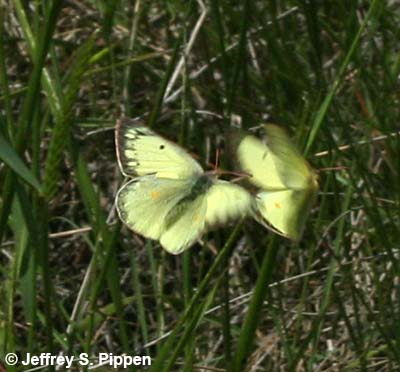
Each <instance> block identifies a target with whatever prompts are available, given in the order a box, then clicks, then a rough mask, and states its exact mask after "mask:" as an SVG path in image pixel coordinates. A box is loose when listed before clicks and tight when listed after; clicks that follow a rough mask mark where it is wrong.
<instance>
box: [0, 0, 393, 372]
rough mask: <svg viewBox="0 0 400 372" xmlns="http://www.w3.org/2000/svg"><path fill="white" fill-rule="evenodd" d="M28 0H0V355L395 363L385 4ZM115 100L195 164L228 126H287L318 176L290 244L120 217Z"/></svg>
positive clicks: (202, 362) (325, 365)
mask: <svg viewBox="0 0 400 372" xmlns="http://www.w3.org/2000/svg"><path fill="white" fill-rule="evenodd" d="M27 4H28V3H27V2H22V1H20V0H15V1H13V2H8V3H7V2H1V3H0V159H1V161H2V162H1V163H0V238H1V247H0V279H1V282H0V294H1V297H2V298H3V300H2V301H1V302H0V363H1V364H0V370H1V368H2V366H5V365H6V364H5V355H6V354H7V353H10V352H16V353H17V354H18V355H19V356H21V357H23V356H24V355H25V354H26V353H28V352H30V353H32V354H34V355H39V354H40V353H46V352H50V353H52V354H54V355H58V354H59V353H62V354H64V355H73V356H75V357H78V356H79V354H80V353H84V352H86V353H88V355H89V356H90V357H91V358H93V359H92V361H93V362H96V359H95V357H96V356H98V355H99V353H100V352H109V353H113V354H114V355H121V354H122V353H126V354H128V355H148V356H150V357H151V358H152V366H151V370H152V371H208V370H213V371H244V370H246V371H337V370H341V371H342V370H343V371H353V370H362V371H364V370H373V371H393V370H398V369H399V368H400V327H399V324H400V305H399V298H400V293H399V288H400V287H399V286H398V281H399V274H400V268H399V261H398V250H399V248H400V247H399V245H400V244H399V242H400V221H399V220H400V217H399V205H400V176H399V169H400V167H399V165H400V152H399V149H400V146H399V138H400V137H399V132H398V130H399V129H398V118H399V114H400V109H399V107H400V106H399V96H398V91H399V83H398V77H399V72H400V54H399V52H398V40H399V36H400V29H399V27H398V20H399V17H400V8H399V5H398V4H397V2H395V1H382V0H372V1H366V0H364V1H363V0H360V1H350V2H349V1H335V2H333V1H324V2H312V1H310V2H307V1H303V0H293V1H284V0H281V1H279V0H271V1H268V2H263V1H257V0H256V1H249V0H247V1H246V0H244V1H241V2H235V3H234V4H233V3H232V4H231V3H230V2H224V1H210V2H205V3H203V2H201V1H199V0H198V1H188V2H180V1H174V0H169V1H167V2H159V1H154V2H144V1H140V0H136V1H134V2H129V1H126V0H121V1H82V2H74V1H64V2H62V1H57V0H55V1H51V2H50V1H48V2H47V1H43V2H29V6H28V5H27ZM122 114H123V115H126V116H128V117H140V118H141V119H142V120H144V121H145V122H146V123H147V124H148V125H150V126H151V127H152V128H153V129H154V130H156V131H158V132H159V133H162V134H163V135H165V136H166V137H167V138H170V139H171V140H174V141H176V142H179V143H180V144H181V145H182V146H184V147H185V148H187V149H188V150H189V151H190V152H191V153H193V154H196V157H197V158H198V159H199V161H200V162H201V163H202V164H203V166H204V167H207V164H210V163H211V164H212V163H213V162H214V161H215V154H216V152H217V148H219V149H220V151H221V153H222V159H221V164H222V165H224V164H226V163H227V162H228V160H229V158H230V154H229V153H228V152H227V151H224V147H221V143H223V142H224V140H225V136H224V133H225V131H226V129H228V128H229V126H230V125H231V123H232V122H240V123H242V125H243V127H245V128H250V127H254V126H256V125H259V124H260V123H262V122H266V121H269V122H275V123H277V124H281V125H284V126H286V127H288V128H290V129H291V131H292V133H293V136H294V138H295V140H296V142H297V143H298V145H299V147H300V148H301V149H302V150H303V152H304V153H305V154H306V156H307V158H308V159H309V161H310V163H311V164H312V165H313V167H314V168H315V169H316V170H317V171H318V174H319V182H320V193H319V195H318V200H317V202H316V204H315V206H314V208H313V210H312V213H311V215H310V217H309V219H308V222H307V227H306V231H305V234H304V237H303V239H302V240H301V241H300V242H299V243H292V242H290V241H288V240H285V239H284V238H282V237H279V236H276V235H274V234H272V233H270V232H268V231H267V230H265V229H264V228H263V227H262V226H259V225H258V224H257V223H256V222H254V221H252V220H250V219H247V220H244V221H241V222H238V223H237V224H236V225H229V226H227V227H225V228H221V229H218V230H215V231H212V232H210V233H208V234H207V235H206V236H205V237H204V240H205V241H207V243H208V244H207V245H205V246H204V247H203V248H202V247H201V245H199V244H196V245H195V246H193V247H192V248H191V249H190V250H188V251H187V252H185V253H184V254H182V255H180V256H177V257H175V256H171V255H168V254H167V253H166V252H164V251H163V250H162V249H161V248H160V247H159V245H158V244H157V242H151V241H145V240H143V239H142V238H141V237H140V236H136V235H134V234H132V233H131V232H130V231H128V230H127V229H126V228H125V227H123V226H121V224H120V222H119V221H118V218H117V215H116V213H115V209H114V198H115V194H116V191H117V190H118V187H119V186H120V185H121V183H122V181H123V180H122V176H121V174H120V172H119V169H118V166H117V162H116V157H115V149H114V134H113V128H114V124H115V122H116V119H117V118H118V117H120V116H121V115H122ZM225 148H226V147H225ZM210 247H211V249H210ZM74 367H75V369H76V370H78V369H79V368H78V367H80V366H79V365H78V364H77V363H76V364H74ZM92 367H95V369H97V370H110V368H111V367H110V366H99V365H97V366H92ZM85 368H86V367H84V366H82V367H81V369H83V370H85ZM118 369H119V370H122V368H117V369H116V370H118ZM7 370H9V371H22V370H24V371H25V370H26V367H24V366H22V365H21V364H20V363H19V364H17V365H16V366H7ZM48 370H51V368H48ZM129 370H132V371H134V370H141V368H140V367H137V368H136V369H135V367H133V366H132V367H130V369H129Z"/></svg>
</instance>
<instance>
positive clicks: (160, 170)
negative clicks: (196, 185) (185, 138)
mask: <svg viewBox="0 0 400 372" xmlns="http://www.w3.org/2000/svg"><path fill="white" fill-rule="evenodd" d="M115 138H116V148H117V157H118V162H119V165H120V168H121V171H122V173H123V174H124V175H125V176H128V177H134V176H144V175H148V174H155V175H156V176H157V177H160V178H171V179H185V178H189V177H193V176H196V175H200V174H202V173H203V170H202V168H201V167H200V165H199V164H198V163H197V162H196V161H195V160H194V159H193V158H192V157H191V156H190V155H189V154H188V153H187V152H186V151H185V150H183V149H182V148H180V147H179V146H177V145H175V144H173V143H172V142H170V141H168V140H166V139H164V138H163V137H161V136H159V135H157V134H156V133H154V132H153V131H152V130H150V129H149V128H147V127H145V126H144V125H141V124H138V123H137V122H136V121H134V120H129V119H121V120H119V121H118V123H117V126H116V132H115Z"/></svg>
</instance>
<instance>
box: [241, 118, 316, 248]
mask: <svg viewBox="0 0 400 372" xmlns="http://www.w3.org/2000/svg"><path fill="white" fill-rule="evenodd" d="M263 129H264V131H265V138H266V141H265V142H263V141H261V140H260V139H258V138H257V137H255V136H253V135H250V134H248V135H242V136H241V138H240V139H239V141H238V145H237V149H236V151H237V158H238V163H239V165H240V168H241V169H242V170H243V171H244V172H246V173H248V174H249V175H250V177H249V181H250V182H251V183H252V184H254V185H256V186H257V187H258V188H259V189H260V190H259V191H258V193H257V194H256V197H255V209H256V215H255V217H256V219H258V220H260V219H259V216H260V215H261V217H262V218H263V219H264V220H266V221H267V222H268V223H269V224H270V225H272V227H273V228H275V229H276V230H278V231H277V232H278V233H280V234H281V235H283V236H285V237H287V238H290V239H293V240H296V241H297V240H299V239H300V238H301V235H302V233H303V230H304V226H305V222H306V219H307V215H308V214H309V211H310V209H311V206H312V204H313V202H314V201H315V198H316V195H317V193H318V181H317V176H316V174H315V172H314V171H313V169H312V168H311V167H310V165H309V164H308V163H307V161H306V160H305V159H304V157H303V156H302V154H301V153H300V152H299V150H298V149H297V148H296V146H295V144H294V143H293V142H292V141H291V139H290V138H289V136H288V134H287V132H286V131H285V130H284V129H283V128H280V127H278V126H276V125H273V124H266V125H264V126H263Z"/></svg>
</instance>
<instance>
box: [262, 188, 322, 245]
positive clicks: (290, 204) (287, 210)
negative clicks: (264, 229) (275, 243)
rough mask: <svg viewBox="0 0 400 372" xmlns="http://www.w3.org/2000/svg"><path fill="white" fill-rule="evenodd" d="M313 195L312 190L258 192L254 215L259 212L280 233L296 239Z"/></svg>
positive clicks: (314, 194) (302, 227) (300, 232)
mask: <svg viewBox="0 0 400 372" xmlns="http://www.w3.org/2000/svg"><path fill="white" fill-rule="evenodd" d="M315 196H316V193H315V192H314V190H284V191H270V192H269V191H264V192H260V193H259V194H257V196H256V205H257V209H258V211H257V213H256V216H257V217H258V213H259V214H261V216H262V217H263V218H264V219H265V220H266V221H267V222H268V223H269V224H271V226H272V227H274V228H275V229H276V230H278V232H279V233H280V234H281V235H283V236H285V237H287V238H289V239H293V240H296V241H297V240H299V239H300V238H301V235H302V234H303V230H304V227H305V223H306V221H307V215H308V213H309V211H310V209H311V206H312V204H313V202H314V200H315ZM257 217H256V218H257Z"/></svg>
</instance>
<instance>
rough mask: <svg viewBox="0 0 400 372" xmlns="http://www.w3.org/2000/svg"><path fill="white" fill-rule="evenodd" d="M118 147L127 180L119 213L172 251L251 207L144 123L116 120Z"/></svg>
mask: <svg viewBox="0 0 400 372" xmlns="http://www.w3.org/2000/svg"><path fill="white" fill-rule="evenodd" d="M116 147H117V158H118V162H119V165H120V168H121V171H122V173H123V174H124V175H125V176H127V177H129V178H131V180H130V181H128V182H127V183H126V184H125V185H124V186H122V188H121V189H120V190H119V192H118V194H117V198H116V206H117V211H118V214H119V217H120V218H121V220H122V221H123V222H124V223H125V224H126V225H127V226H128V227H129V228H130V229H132V230H134V231H135V232H137V233H139V234H141V235H143V236H144V237H146V238H150V239H153V240H158V241H159V242H160V244H161V245H162V246H163V247H164V248H165V249H166V250H167V251H168V252H170V253H173V254H178V253H181V252H182V251H183V250H185V249H186V248H188V247H189V246H190V245H192V244H193V243H194V242H195V241H196V240H198V238H199V237H200V236H201V235H202V234H203V233H204V232H205V230H206V229H207V228H208V227H211V226H213V225H215V224H223V223H225V222H227V221H228V220H230V219H233V218H238V217H240V216H244V215H245V214H247V212H248V211H249V210H250V208H251V197H250V195H249V194H248V193H247V192H246V191H245V190H244V189H242V188H241V187H239V186H237V185H235V184H230V183H229V182H227V181H222V180H218V179H216V178H215V177H214V176H213V175H210V174H207V173H205V172H204V171H203V169H202V168H201V166H200V165H199V164H198V163H197V162H196V161H195V160H194V159H193V158H192V157H191V156H189V155H188V154H187V153H186V151H184V150H183V149H182V148H180V147H179V146H177V145H175V144H174V143H172V142H170V141H168V140H166V139H164V138H162V137H161V136H159V135H157V134H156V133H154V132H153V131H152V130H150V129H149V128H147V127H145V126H143V125H140V124H137V123H136V122H134V121H131V120H122V121H119V122H118V124H117V127H116Z"/></svg>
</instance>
